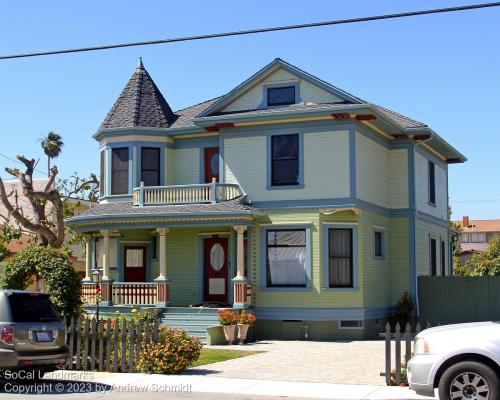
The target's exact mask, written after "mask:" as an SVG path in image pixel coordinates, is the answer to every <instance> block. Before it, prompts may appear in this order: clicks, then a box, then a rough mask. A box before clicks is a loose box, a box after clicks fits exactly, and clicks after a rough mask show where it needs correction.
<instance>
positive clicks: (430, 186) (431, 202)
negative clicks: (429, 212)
mask: <svg viewBox="0 0 500 400" xmlns="http://www.w3.org/2000/svg"><path fill="white" fill-rule="evenodd" d="M431 165H432V168H431ZM431 171H432V176H433V182H432V184H431ZM427 181H428V199H427V200H428V202H429V205H431V206H434V207H435V206H436V163H435V162H434V161H431V160H427ZM431 194H433V195H434V196H433V197H434V199H432V196H431Z"/></svg>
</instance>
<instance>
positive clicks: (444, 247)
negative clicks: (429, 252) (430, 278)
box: [440, 240, 446, 276]
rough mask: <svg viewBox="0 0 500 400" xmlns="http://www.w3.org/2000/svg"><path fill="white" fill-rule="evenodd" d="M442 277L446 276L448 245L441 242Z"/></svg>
mask: <svg viewBox="0 0 500 400" xmlns="http://www.w3.org/2000/svg"><path fill="white" fill-rule="evenodd" d="M440 254H441V275H442V276H445V275H446V243H445V242H444V240H441V253H440Z"/></svg>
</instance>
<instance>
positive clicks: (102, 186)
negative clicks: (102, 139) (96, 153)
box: [99, 150, 106, 197]
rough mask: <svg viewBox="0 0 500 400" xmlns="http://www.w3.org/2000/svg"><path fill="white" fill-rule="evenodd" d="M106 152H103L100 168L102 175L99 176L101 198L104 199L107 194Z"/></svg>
mask: <svg viewBox="0 0 500 400" xmlns="http://www.w3.org/2000/svg"><path fill="white" fill-rule="evenodd" d="M105 163H106V152H105V151H104V150H103V151H101V160H100V167H101V173H100V176H99V196H100V197H104V195H105V194H106V192H105V187H106V179H105V176H106V164H105Z"/></svg>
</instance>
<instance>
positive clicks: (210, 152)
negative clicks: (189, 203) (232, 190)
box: [205, 147, 219, 183]
mask: <svg viewBox="0 0 500 400" xmlns="http://www.w3.org/2000/svg"><path fill="white" fill-rule="evenodd" d="M213 178H215V180H216V181H217V182H219V148H218V147H207V148H206V149H205V182H206V183H210V182H212V180H213Z"/></svg>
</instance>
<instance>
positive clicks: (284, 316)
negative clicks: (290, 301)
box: [254, 307, 393, 321]
mask: <svg viewBox="0 0 500 400" xmlns="http://www.w3.org/2000/svg"><path fill="white" fill-rule="evenodd" d="M254 311H255V315H256V316H257V319H258V320H275V321H283V320H299V321H338V320H343V321H355V320H369V319H375V318H384V317H387V316H390V315H392V314H393V308H392V307H364V308H363V307H360V308H286V307H255V309H254Z"/></svg>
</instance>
